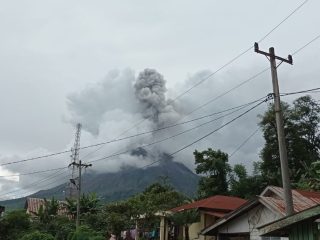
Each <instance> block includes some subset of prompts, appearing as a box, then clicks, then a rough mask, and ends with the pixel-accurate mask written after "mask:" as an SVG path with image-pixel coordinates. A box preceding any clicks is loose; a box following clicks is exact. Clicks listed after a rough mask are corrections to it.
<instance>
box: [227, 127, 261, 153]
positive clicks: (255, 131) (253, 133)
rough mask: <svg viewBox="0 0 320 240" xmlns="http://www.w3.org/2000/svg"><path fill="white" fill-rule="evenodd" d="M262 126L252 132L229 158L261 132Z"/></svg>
mask: <svg viewBox="0 0 320 240" xmlns="http://www.w3.org/2000/svg"><path fill="white" fill-rule="evenodd" d="M259 130H260V128H259V127H258V128H257V129H256V130H254V132H252V133H251V134H250V135H249V136H248V137H247V138H246V139H245V140H244V141H243V142H242V143H241V144H240V145H239V146H238V147H237V148H236V149H235V150H234V151H233V152H232V153H231V154H230V155H229V159H230V158H232V156H233V155H234V154H235V153H237V152H238V151H239V150H240V149H241V148H242V147H243V146H244V145H245V144H246V143H247V142H248V141H249V140H250V139H251V138H252V137H253V136H254V135H256V134H257V132H259Z"/></svg>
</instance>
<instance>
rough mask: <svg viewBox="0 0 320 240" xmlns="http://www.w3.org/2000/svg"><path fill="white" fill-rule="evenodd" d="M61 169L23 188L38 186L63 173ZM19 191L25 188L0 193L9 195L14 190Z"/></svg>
mask: <svg viewBox="0 0 320 240" xmlns="http://www.w3.org/2000/svg"><path fill="white" fill-rule="evenodd" d="M62 170H63V169H62ZM62 170H58V171H56V172H55V173H53V174H51V175H49V176H47V177H45V178H43V179H40V180H37V181H34V182H32V183H30V184H29V185H28V186H27V187H25V189H28V188H32V187H34V186H38V185H39V184H41V183H43V182H46V181H48V180H50V179H54V178H56V177H58V176H60V175H62V174H63V173H65V172H62ZM60 180H61V178H59V179H58V180H57V181H60ZM21 191H25V190H21V189H17V190H13V191H10V192H6V193H2V195H9V194H12V193H16V192H21Z"/></svg>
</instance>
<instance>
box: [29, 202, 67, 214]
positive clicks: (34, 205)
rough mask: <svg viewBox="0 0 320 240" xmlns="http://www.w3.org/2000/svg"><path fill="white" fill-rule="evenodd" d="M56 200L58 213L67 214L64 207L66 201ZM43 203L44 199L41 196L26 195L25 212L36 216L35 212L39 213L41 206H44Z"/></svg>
mask: <svg viewBox="0 0 320 240" xmlns="http://www.w3.org/2000/svg"><path fill="white" fill-rule="evenodd" d="M47 201H51V200H47ZM58 202H59V210H58V215H67V214H68V211H67V208H66V202H65V201H58ZM44 205H45V200H44V199H43V198H30V197H28V198H27V199H26V202H25V205H24V209H25V210H26V213H28V214H30V215H31V217H37V214H38V213H39V210H40V208H41V206H43V207H44Z"/></svg>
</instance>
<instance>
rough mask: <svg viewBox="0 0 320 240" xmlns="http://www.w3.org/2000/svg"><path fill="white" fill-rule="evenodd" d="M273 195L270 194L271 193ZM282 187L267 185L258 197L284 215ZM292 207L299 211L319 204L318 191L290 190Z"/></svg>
mask: <svg viewBox="0 0 320 240" xmlns="http://www.w3.org/2000/svg"><path fill="white" fill-rule="evenodd" d="M271 193H272V194H275V195H272V194H271ZM283 194H284V193H283V189H282V188H280V187H275V186H269V187H267V188H266V190H265V191H263V193H262V194H261V195H260V196H259V199H260V200H261V201H262V202H264V203H265V204H267V205H269V206H270V207H271V208H273V209H274V210H275V211H278V212H280V213H281V214H282V215H285V202H284V200H283ZM292 200H293V208H294V211H295V212H301V211H303V210H306V209H308V208H311V207H314V206H316V205H318V204H320V193H319V192H309V191H304V190H295V189H294V190H292Z"/></svg>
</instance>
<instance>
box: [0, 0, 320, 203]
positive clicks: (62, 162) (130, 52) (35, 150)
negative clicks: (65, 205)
mask: <svg viewBox="0 0 320 240" xmlns="http://www.w3.org/2000/svg"><path fill="white" fill-rule="evenodd" d="M302 2H303V1H301V0H283V1H277V0H269V1H254V0H244V1H230V0H227V1H212V0H202V1H191V0H176V1H169V0H163V1H150V0H140V1H130V0H121V1H106V0H104V1H99V0H93V1H82V0H77V1H73V0H70V1H60V0H57V1H47V0H38V1H36V0H31V1H3V0H2V1H1V7H0V29H1V39H0V52H1V55H0V81H1V88H0V109H1V121H0V123H1V124H0V132H1V134H0V163H6V162H10V161H15V160H20V159H25V158H29V157H34V156H39V155H42V154H50V153H54V152H58V151H63V150H68V149H70V148H71V147H72V145H73V141H74V134H75V123H77V122H81V123H82V124H83V129H82V135H81V145H82V146H85V145H90V144H95V143H99V142H103V141H107V140H110V139H114V138H116V137H118V136H120V135H121V133H123V132H124V131H125V130H127V129H131V128H132V126H134V125H135V124H136V123H138V122H141V121H143V122H142V123H141V124H140V125H138V126H137V127H135V128H133V129H131V131H129V132H127V133H126V134H127V135H130V134H135V133H139V132H141V131H149V130H152V129H154V128H155V127H157V126H158V124H159V123H155V122H152V121H150V120H148V119H147V120H145V119H146V118H145V111H146V103H145V102H144V101H145V99H144V100H141V98H139V97H137V96H138V95H137V89H136V88H135V86H136V85H135V84H136V82H137V79H138V78H139V73H141V72H143V71H144V70H145V69H154V70H156V72H157V73H159V74H160V75H157V76H158V77H159V78H160V80H161V79H162V78H163V80H164V81H162V80H161V81H160V82H162V83H163V84H165V85H164V86H163V88H162V90H163V92H162V93H161V94H162V95H161V94H160V95H161V99H162V100H163V104H165V107H162V108H161V110H160V111H161V114H162V113H165V114H163V115H161V120H163V121H168V123H174V122H175V121H178V120H181V119H192V118H195V117H199V116H203V115H206V114H210V113H213V112H215V111H219V110H223V109H226V108H230V107H234V106H237V105H241V104H243V103H247V102H250V101H252V100H255V99H257V98H260V97H263V96H265V95H266V94H267V93H269V92H271V90H272V85H271V78H270V73H269V72H268V71H267V72H265V73H263V74H261V75H260V76H258V77H257V78H255V79H253V80H252V81H249V82H248V83H246V84H244V85H243V86H241V87H239V88H237V89H236V90H234V91H232V92H230V93H229V94H226V95H225V96H223V97H221V98H219V99H217V100H216V101H213V102H212V103H210V104H208V105H207V106H206V107H204V108H201V109H199V110H198V111H196V112H194V113H193V114H191V115H188V113H190V111H192V110H193V109H195V108H196V107H198V106H200V105H202V104H204V103H205V102H207V101H209V100H210V99H213V98H214V97H215V96H219V95H220V94H222V93H224V92H225V91H228V90H229V89H231V88H233V87H234V86H236V85H237V84H239V83H241V82H242V81H244V80H246V79H248V78H250V77H252V76H253V75H255V74H257V73H258V72H260V71H261V70H263V69H265V68H266V67H268V66H269V62H268V60H267V59H266V58H265V57H264V56H262V55H258V54H256V53H254V52H253V50H250V51H248V52H247V53H245V54H244V55H243V56H241V57H240V58H239V59H237V60H236V61H234V62H232V63H231V64H229V65H228V66H226V67H225V68H223V69H222V70H220V71H219V72H217V73H215V71H216V70H217V69H219V68H220V67H222V66H223V65H224V64H225V63H227V62H229V61H230V60H231V59H233V58H234V57H235V56H237V55H238V54H240V53H241V52H243V51H245V50H246V49H248V48H249V47H250V46H253V43H254V42H255V41H259V40H260V39H261V38H262V37H263V36H265V35H266V34H267V33H268V32H269V31H270V30H271V29H273V28H274V27H275V26H277V25H278V24H279V23H280V22H281V21H282V20H283V19H284V18H286V17H287V16H288V15H289V14H290V13H291V12H292V11H293V10H294V9H295V8H296V7H297V6H299V5H300V4H301V3H302ZM319 8H320V2H318V1H315V0H309V1H307V2H306V4H304V5H303V6H302V7H301V8H300V9H299V10H298V11H297V12H295V13H294V14H293V15H292V16H290V17H289V18H288V19H287V20H286V21H285V22H283V23H282V24H281V25H280V26H279V27H277V28H276V29H275V30H274V31H273V32H272V33H271V34H270V35H268V36H267V37H266V38H265V39H263V41H261V42H260V48H261V49H262V50H265V51H267V50H268V48H269V47H271V46H273V47H275V51H276V53H277V54H279V55H280V56H283V57H286V56H287V55H288V54H292V53H294V52H295V51H296V50H297V49H299V48H300V47H302V46H304V45H305V44H306V43H307V42H309V41H310V40H311V39H313V38H314V37H316V36H317V35H318V34H320V32H319V30H318V26H319V25H320V15H319V14H318V9H319ZM319 60H320V40H318V41H315V42H313V43H312V44H310V45H309V46H307V47H306V48H304V49H303V50H302V51H300V52H299V53H297V54H295V55H293V61H294V65H293V66H291V65H288V64H282V65H281V67H279V69H278V74H279V84H280V89H281V92H291V91H298V90H303V89H310V88H316V87H319V80H318V79H319V76H320V72H319V69H318V63H319ZM212 73H215V74H213V76H212V77H210V78H208V79H207V80H206V81H204V82H203V83H202V84H200V85H199V86H197V87H195V88H194V89H192V90H191V91H190V92H188V93H186V94H184V95H183V96H181V97H180V98H178V99H177V100H176V101H174V102H172V101H171V100H170V99H175V98H176V97H177V96H179V94H181V93H183V92H185V91H186V90H187V89H189V88H190V87H192V86H194V85H195V84H196V83H197V82H199V81H201V80H202V79H204V78H206V76H208V75H210V74H212ZM294 97H297V96H294ZM294 97H288V98H286V99H284V100H286V101H292V100H293V99H294ZM313 97H314V98H315V99H319V96H318V95H316V94H314V95H313ZM161 104H162V103H161ZM267 106H268V105H267V104H263V105H262V106H260V107H258V108H257V109H255V110H254V111H252V112H250V113H249V114H247V115H246V116H244V117H243V118H241V119H240V120H239V121H237V122H235V123H233V124H230V125H229V126H227V127H225V128H223V129H221V130H220V131H218V132H217V133H215V134H212V135H211V136H209V137H208V138H206V139H204V140H203V141H200V142H198V143H197V144H195V145H192V146H191V147H190V148H188V149H186V150H185V151H182V152H180V153H179V154H177V155H175V156H174V160H175V161H180V162H183V163H185V164H186V165H187V166H188V167H189V168H190V169H191V170H193V169H194V165H193V161H194V159H193V156H192V152H193V151H194V150H195V149H199V150H204V149H206V148H208V147H212V148H213V149H221V150H222V151H225V152H227V153H229V154H230V153H232V152H233V151H234V150H235V149H237V147H238V146H239V145H240V144H241V143H242V142H243V141H244V140H245V139H246V138H247V137H248V136H249V135H250V134H251V133H252V132H253V131H255V129H256V128H257V123H258V121H259V118H258V117H257V116H258V115H259V114H262V113H263V112H264V111H265V109H266V108H267ZM172 113H174V115H172ZM237 114H238V113H237ZM233 116H235V115H233ZM229 120H230V117H225V118H222V119H220V120H219V121H217V122H215V123H214V124H211V125H210V124H209V125H206V126H205V127H203V128H199V129H196V130H195V131H192V132H190V133H188V134H186V135H183V136H179V137H177V138H174V139H173V140H170V141H165V142H163V143H161V144H159V145H157V146H154V147H151V150H150V152H152V153H155V152H157V153H159V152H166V153H171V152H174V151H175V150H177V149H180V148H181V147H183V146H185V145H188V144H189V143H191V142H192V141H193V140H195V139H198V138H200V137H201V136H203V135H204V134H205V133H208V132H209V131H212V130H213V129H215V128H218V127H220V126H222V125H223V124H224V123H226V122H228V121H229ZM164 125H165V124H164ZM196 125H197V124H196V123H192V124H191V125H187V126H185V125H183V126H181V127H178V128H175V129H172V130H166V131H164V132H162V133H159V134H158V135H155V134H152V135H149V136H146V137H143V138H134V139H130V140H129V141H125V142H119V143H115V144H109V145H107V146H105V147H103V148H101V149H97V150H96V151H95V152H93V153H92V152H91V151H94V150H95V148H93V149H87V150H83V151H81V152H80V157H83V158H84V160H87V161H89V160H94V159H97V158H101V157H102V156H108V155H110V154H112V153H114V152H117V151H120V150H121V149H128V147H129V149H130V148H134V147H137V146H140V145H143V144H147V143H150V142H152V141H154V140H157V139H160V138H161V137H168V136H170V134H172V133H178V132H179V131H182V130H185V129H188V128H190V127H192V126H196ZM126 134H123V135H121V136H126ZM263 144H264V141H263V138H262V135H261V133H260V132H258V133H257V134H256V135H254V137H253V138H252V139H250V141H249V142H248V143H247V144H246V145H245V146H243V147H242V148H241V149H240V150H239V151H238V152H237V153H236V154H234V155H233V156H232V158H230V163H231V164H235V163H242V164H244V165H246V166H247V168H248V169H249V170H250V169H252V163H253V162H254V161H257V160H259V151H260V150H261V148H262V147H263ZM88 154H89V155H88ZM69 155H70V154H65V155H59V156H56V157H52V158H44V159H39V160H36V161H30V162H25V163H23V164H14V165H8V166H3V167H0V175H1V176H3V175H11V174H19V173H26V172H30V171H38V170H45V169H50V168H57V167H64V166H67V165H68V164H69V163H70V156H69ZM86 155H88V156H87V157H85V156H86ZM156 155H157V154H155V155H152V156H153V157H154V158H156ZM148 161H149V160H148V159H141V158H137V157H133V156H131V155H128V154H127V155H124V156H119V157H116V158H114V159H108V161H107V160H103V161H99V162H97V163H96V164H95V165H96V166H95V165H94V166H93V168H92V171H99V172H108V171H117V170H119V168H121V167H122V166H124V165H126V164H129V165H130V164H131V165H134V166H143V165H144V164H146V163H148ZM53 173H55V172H49V173H42V174H34V175H30V176H20V177H6V178H4V177H0V199H3V198H14V197H18V196H23V195H26V194H29V193H31V192H34V191H37V190H40V189H44V188H48V187H52V186H54V185H55V184H58V183H61V182H63V181H67V179H68V177H67V176H64V175H60V177H59V178H58V179H57V178H54V177H56V176H53V178H52V179H51V180H50V181H47V182H43V184H41V180H42V179H44V178H45V177H50V174H53ZM62 173H63V172H62ZM39 182H40V183H39ZM34 183H39V184H38V185H36V184H34ZM12 191H13V193H10V194H9V192H12Z"/></svg>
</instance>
